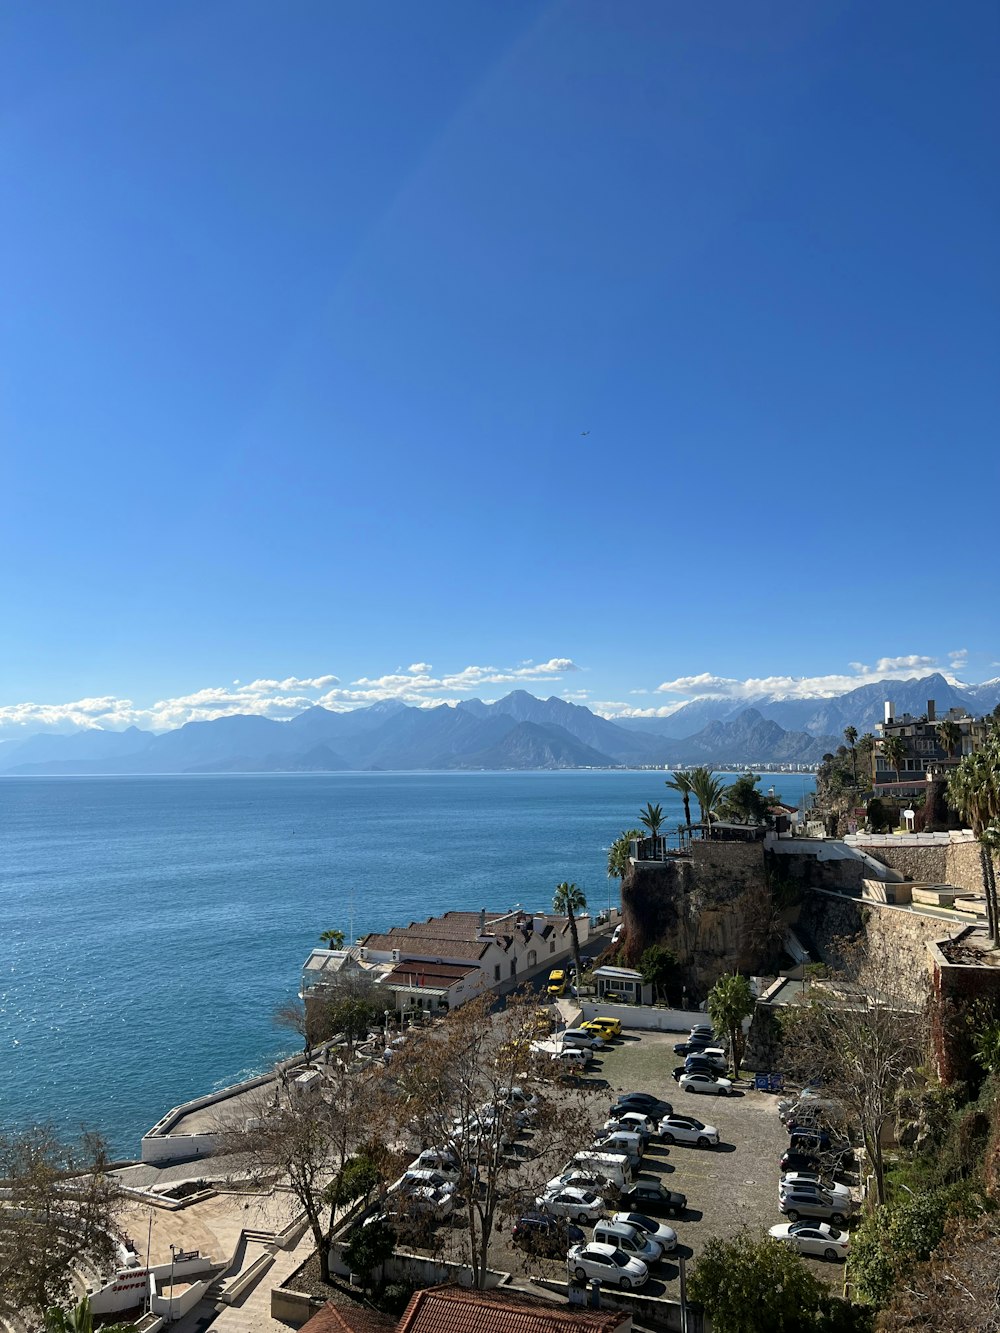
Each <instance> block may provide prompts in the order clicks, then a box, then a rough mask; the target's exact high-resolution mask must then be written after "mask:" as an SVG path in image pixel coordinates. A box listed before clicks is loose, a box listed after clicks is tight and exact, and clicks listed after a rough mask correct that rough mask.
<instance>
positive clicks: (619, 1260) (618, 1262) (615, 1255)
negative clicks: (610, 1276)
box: [608, 1250, 628, 1268]
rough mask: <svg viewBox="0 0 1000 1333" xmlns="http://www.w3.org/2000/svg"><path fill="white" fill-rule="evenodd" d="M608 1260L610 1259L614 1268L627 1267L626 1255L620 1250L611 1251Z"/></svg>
mask: <svg viewBox="0 0 1000 1333" xmlns="http://www.w3.org/2000/svg"><path fill="white" fill-rule="evenodd" d="M608 1258H609V1259H610V1261H611V1263H613V1264H614V1265H615V1267H616V1268H627V1267H628V1255H627V1254H625V1253H624V1252H623V1251H622V1250H612V1252H611V1254H610V1255H609V1256H608Z"/></svg>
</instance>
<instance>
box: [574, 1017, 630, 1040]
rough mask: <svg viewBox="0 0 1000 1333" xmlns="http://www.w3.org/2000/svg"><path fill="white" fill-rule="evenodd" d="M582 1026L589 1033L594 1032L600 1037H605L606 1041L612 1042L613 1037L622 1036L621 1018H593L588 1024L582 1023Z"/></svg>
mask: <svg viewBox="0 0 1000 1333" xmlns="http://www.w3.org/2000/svg"><path fill="white" fill-rule="evenodd" d="M580 1026H581V1027H582V1028H585V1029H586V1030H587V1032H593V1033H594V1034H595V1035H596V1036H598V1037H604V1039H605V1040H606V1041H610V1040H611V1038H612V1037H620V1036H621V1035H622V1025H621V1019H619V1018H601V1017H597V1018H591V1019H589V1020H588V1021H587V1022H586V1023H581V1024H580Z"/></svg>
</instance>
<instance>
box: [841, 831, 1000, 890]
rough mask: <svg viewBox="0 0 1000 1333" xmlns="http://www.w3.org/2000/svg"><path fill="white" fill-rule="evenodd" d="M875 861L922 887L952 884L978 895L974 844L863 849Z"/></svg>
mask: <svg viewBox="0 0 1000 1333" xmlns="http://www.w3.org/2000/svg"><path fill="white" fill-rule="evenodd" d="M864 850H865V851H866V852H867V853H868V855H869V856H871V857H873V858H874V859H875V860H876V861H881V863H882V864H883V865H885V866H890V867H891V868H892V869H893V870H899V871H901V872H902V873H903V874H904V875H906V876H907V877H908V878H909V879H915V880H920V881H922V882H923V883H925V884H954V885H955V886H956V887H957V888H959V889H965V890H966V892H967V893H982V891H983V872H982V865H981V862H980V857H979V843H978V842H950V843H942V844H938V845H934V846H929V847H913V846H911V845H907V844H906V843H902V844H900V846H898V847H895V846H872V847H868V846H866V847H865V848H864Z"/></svg>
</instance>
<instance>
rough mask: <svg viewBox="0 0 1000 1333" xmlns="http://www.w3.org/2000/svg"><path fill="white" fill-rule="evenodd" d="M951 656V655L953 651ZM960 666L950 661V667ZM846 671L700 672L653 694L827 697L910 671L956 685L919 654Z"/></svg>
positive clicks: (688, 698) (857, 665) (901, 677)
mask: <svg viewBox="0 0 1000 1333" xmlns="http://www.w3.org/2000/svg"><path fill="white" fill-rule="evenodd" d="M951 656H953V657H954V654H952V655H951ZM957 665H961V663H956V662H954V661H953V663H952V666H953V667H954V666H957ZM848 666H849V668H850V671H848V672H835V673H831V674H830V675H827V676H759V677H754V676H750V677H748V678H747V679H746V680H738V679H734V678H733V677H730V676H716V675H712V674H711V673H710V672H707V671H703V672H701V673H700V674H699V675H695V676H678V677H676V678H675V679H674V680H665V681H664V682H663V683H662V684H661V685H658V686H657V687H656V693H657V694H677V695H682V696H684V698H683V699H682V702H687V703H689V702H690V701H691V700H692V699H735V700H745V701H748V702H749V701H751V700H753V699H759V698H761V697H762V696H764V695H768V696H771V697H774V698H778V699H805V698H831V697H832V696H834V695H837V694H846V693H847V691H848V690H855V689H857V688H858V687H859V686H860V685H871V684H874V683H875V682H876V681H879V680H906V679H908V678H909V677H912V676H913V674H914V673H917V674H921V673H923V672H927V671H942V672H943V674H944V675H945V677H946V678H947V679H948V680H950V681H951V683H952V684H957V681H956V680H955V678H954V677H953V676H952V675H950V674H949V671H950V668H949V669H945V668H942V667H941V665H940V663H939V662H938V660H937V658H934V657H927V656H924V655H922V654H919V653H909V654H906V655H904V656H900V657H880V658H879V659H878V661H877V662H876V663H875V665H874V666H868V665H867V664H865V663H864V662H849V663H848Z"/></svg>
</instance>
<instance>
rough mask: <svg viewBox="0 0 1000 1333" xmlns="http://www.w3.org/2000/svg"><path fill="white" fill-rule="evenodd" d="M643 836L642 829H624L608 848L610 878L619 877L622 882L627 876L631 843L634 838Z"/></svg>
mask: <svg viewBox="0 0 1000 1333" xmlns="http://www.w3.org/2000/svg"><path fill="white" fill-rule="evenodd" d="M641 837H642V829H639V828H627V829H622V831H621V833H619V835H618V837H617V838H615V840H614V842H613V843H612V844H611V846H610V847H609V848H608V879H617V880H618V881H619V883H620V882H621V881H622V880H623V879H624V878H625V875H626V873H627V871H628V865H629V843H630V842H631V841H632V839H633V838H641Z"/></svg>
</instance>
